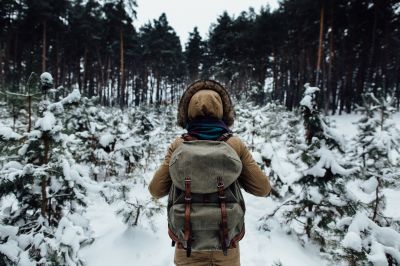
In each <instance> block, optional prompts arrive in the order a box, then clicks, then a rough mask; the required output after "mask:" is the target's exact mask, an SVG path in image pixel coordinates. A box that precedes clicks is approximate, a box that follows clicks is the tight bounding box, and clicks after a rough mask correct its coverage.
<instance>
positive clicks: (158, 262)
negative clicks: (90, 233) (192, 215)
mask: <svg viewBox="0 0 400 266" xmlns="http://www.w3.org/2000/svg"><path fill="white" fill-rule="evenodd" d="M151 174H152V173H150V176H151ZM139 191H140V190H135V195H137V193H140V192H139ZM141 191H142V192H141V193H140V195H137V196H138V197H144V198H149V197H150V195H149V193H148V192H147V189H146V188H143V189H141ZM243 194H244V197H245V201H246V208H247V210H246V216H245V219H246V220H245V223H246V235H245V237H244V239H243V240H242V241H240V253H241V264H242V265H246V266H247V265H248V266H259V265H272V264H273V263H274V262H278V261H281V262H282V264H283V265H285V266H291V265H293V266H294V265H296V266H303V265H304V266H305V265H307V266H321V265H324V263H323V262H322V260H321V259H320V258H319V252H318V249H317V248H316V247H314V246H311V245H307V246H305V247H302V246H301V244H300V243H299V242H297V241H296V239H295V238H294V237H293V236H290V235H287V234H286V233H285V232H283V231H281V230H280V229H278V225H276V230H274V231H273V232H271V233H270V234H266V233H265V232H262V231H259V228H258V226H257V224H258V219H259V217H261V216H262V215H264V214H265V212H266V211H267V210H268V209H272V208H273V205H274V203H273V201H272V200H271V199H270V198H258V197H254V196H252V195H250V194H247V193H245V192H244V193H243ZM162 201H163V202H165V201H166V199H165V198H164V199H163V200H162ZM115 209H116V206H113V205H111V206H110V205H108V204H107V203H106V202H105V201H104V200H102V199H101V198H92V199H91V203H90V205H89V208H88V216H89V219H90V221H91V226H92V228H93V230H94V232H95V238H96V240H95V242H94V243H93V244H92V245H91V246H90V247H86V248H84V249H83V251H82V255H83V256H84V258H85V260H86V262H87V264H88V266H106V265H107V266H108V265H118V266H129V265H132V262H133V261H134V262H135V263H134V264H135V265H149V266H151V265H154V266H163V265H165V266H170V265H171V266H172V265H174V264H173V257H174V248H172V247H171V239H170V238H169V236H168V233H167V219H166V213H165V212H164V213H163V214H161V215H157V216H155V217H154V220H153V223H154V225H155V226H154V229H155V231H153V230H152V229H151V228H150V227H147V226H145V225H139V226H137V227H134V228H131V227H128V226H127V225H125V224H123V223H122V222H121V219H120V218H119V217H117V216H116V215H115ZM155 254H156V255H155Z"/></svg>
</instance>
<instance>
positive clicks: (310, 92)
mask: <svg viewBox="0 0 400 266" xmlns="http://www.w3.org/2000/svg"><path fill="white" fill-rule="evenodd" d="M304 87H305V88H306V90H305V91H304V97H303V99H302V100H301V101H300V105H301V106H305V107H307V108H308V109H310V110H312V109H313V97H314V93H316V92H317V91H319V88H317V87H310V85H309V84H308V83H307V84H305V85H304Z"/></svg>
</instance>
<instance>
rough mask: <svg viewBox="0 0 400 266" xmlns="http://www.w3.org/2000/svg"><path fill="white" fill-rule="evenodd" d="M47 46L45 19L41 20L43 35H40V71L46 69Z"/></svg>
mask: <svg viewBox="0 0 400 266" xmlns="http://www.w3.org/2000/svg"><path fill="white" fill-rule="evenodd" d="M46 46H47V21H46V20H44V21H43V36H42V72H45V71H46V50H47V48H46Z"/></svg>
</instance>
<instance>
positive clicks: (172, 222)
mask: <svg viewBox="0 0 400 266" xmlns="http://www.w3.org/2000/svg"><path fill="white" fill-rule="evenodd" d="M233 121H234V111H233V106H232V102H231V99H230V97H229V95H228V92H227V91H226V89H225V88H224V87H223V86H221V85H220V84H219V83H217V82H215V81H211V80H201V81H197V82H195V83H193V84H191V85H190V86H189V87H188V88H187V90H186V91H185V92H184V94H183V96H182V98H181V100H180V102H179V107H178V125H179V126H181V127H183V128H185V129H187V133H185V134H183V135H182V136H181V137H178V138H176V139H175V140H174V141H173V142H172V144H171V145H170V146H169V148H168V152H167V155H166V156H165V159H164V162H163V163H162V165H161V166H160V168H159V169H158V170H157V172H156V173H155V174H154V177H153V179H152V181H151V182H150V185H149V190H150V193H151V194H152V195H153V197H155V198H161V197H163V196H166V195H168V194H169V197H168V207H167V211H168V213H167V215H168V234H169V236H170V237H171V239H172V245H173V246H176V248H175V258H174V262H175V264H176V265H229V266H235V265H240V255H239V245H238V242H239V240H241V239H242V238H243V236H244V232H245V231H244V213H245V204H244V200H243V196H242V193H241V188H243V189H244V190H246V191H247V192H249V193H251V194H253V195H256V196H266V195H268V193H269V192H270V190H271V187H270V184H269V181H268V177H267V176H266V175H265V174H264V173H263V172H262V171H261V169H260V168H259V166H258V165H257V163H256V162H255V161H254V159H253V157H252V156H251V154H250V152H249V150H248V149H247V147H246V146H245V144H244V143H243V142H242V141H241V140H240V138H238V137H237V136H234V135H232V132H231V130H230V129H229V127H230V126H232V124H233Z"/></svg>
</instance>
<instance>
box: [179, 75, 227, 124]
mask: <svg viewBox="0 0 400 266" xmlns="http://www.w3.org/2000/svg"><path fill="white" fill-rule="evenodd" d="M198 116H213V117H217V118H219V119H222V121H224V122H225V124H226V125H227V126H228V127H230V126H232V125H233V122H234V119H235V113H234V110H233V105H232V101H231V99H230V97H229V94H228V92H227V90H226V89H225V88H224V87H223V86H222V85H221V84H219V83H218V82H216V81H213V80H199V81H196V82H194V83H192V84H191V85H189V87H188V88H187V89H186V91H185V92H184V93H183V95H182V97H181V100H180V102H179V107H178V125H179V126H181V127H183V128H185V126H186V124H187V122H188V120H190V119H192V118H195V117H198Z"/></svg>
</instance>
